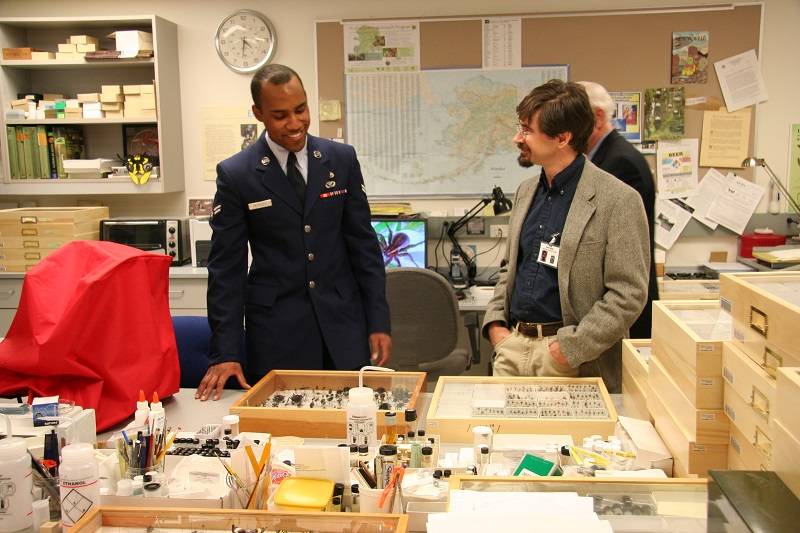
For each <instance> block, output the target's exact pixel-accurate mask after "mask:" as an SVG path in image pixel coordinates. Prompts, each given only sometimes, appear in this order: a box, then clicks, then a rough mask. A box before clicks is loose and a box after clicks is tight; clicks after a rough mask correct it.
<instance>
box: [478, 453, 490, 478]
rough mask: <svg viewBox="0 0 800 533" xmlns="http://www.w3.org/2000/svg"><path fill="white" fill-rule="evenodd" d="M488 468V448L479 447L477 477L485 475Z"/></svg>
mask: <svg viewBox="0 0 800 533" xmlns="http://www.w3.org/2000/svg"><path fill="white" fill-rule="evenodd" d="M487 466H489V447H488V446H481V454H480V461H479V462H478V475H481V476H485V475H486V467H487Z"/></svg>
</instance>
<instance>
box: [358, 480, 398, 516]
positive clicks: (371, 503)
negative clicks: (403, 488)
mask: <svg viewBox="0 0 800 533" xmlns="http://www.w3.org/2000/svg"><path fill="white" fill-rule="evenodd" d="M359 492H360V495H359V505H360V512H362V513H400V514H402V513H403V512H405V511H404V510H403V509H402V506H401V505H400V498H399V496H397V494H395V498H394V501H392V498H391V496H392V494H391V493H389V495H388V496H387V497H386V500H384V502H383V506H382V507H381V506H380V499H381V494H382V493H383V489H370V488H368V487H362V488H361V490H360V491H359Z"/></svg>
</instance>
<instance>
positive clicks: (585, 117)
mask: <svg viewBox="0 0 800 533" xmlns="http://www.w3.org/2000/svg"><path fill="white" fill-rule="evenodd" d="M537 112H538V113H539V125H538V127H539V130H541V132H542V133H544V134H545V135H548V136H550V137H555V136H556V135H558V134H559V133H564V132H567V131H568V132H570V133H571V134H572V140H571V141H570V143H569V144H570V146H572V147H573V148H574V149H575V150H576V151H577V152H578V153H584V152H586V149H587V148H588V145H589V137H590V136H591V134H592V129H593V128H594V113H593V112H592V106H591V105H590V104H589V96H588V95H587V94H586V89H584V87H583V86H582V85H580V84H578V83H574V82H571V81H569V82H565V81H561V80H550V81H548V82H547V83H545V84H543V85H539V86H538V87H536V88H535V89H533V90H532V91H531V92H530V93H528V95H527V96H526V97H525V98H523V99H522V101H521V102H520V103H519V105H518V106H517V116H518V117H519V118H520V119H521V120H523V121H525V122H530V120H531V118H532V117H533V115H535V114H536V113H537Z"/></svg>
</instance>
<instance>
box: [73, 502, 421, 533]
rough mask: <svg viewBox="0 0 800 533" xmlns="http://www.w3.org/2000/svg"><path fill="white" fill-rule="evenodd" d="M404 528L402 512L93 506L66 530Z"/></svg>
mask: <svg viewBox="0 0 800 533" xmlns="http://www.w3.org/2000/svg"><path fill="white" fill-rule="evenodd" d="M407 528H408V517H407V516H405V515H392V514H367V513H306V512H303V513H273V512H265V511H243V510H234V509H174V508H158V509H157V508H147V507H99V508H96V509H92V510H91V511H89V512H88V513H87V514H86V515H85V516H84V517H83V518H81V520H80V521H79V522H78V523H77V524H75V525H74V526H73V527H72V528H71V529H70V533H145V532H152V533H277V532H285V533H305V532H309V531H313V532H315V533H346V532H351V531H358V532H359V533H379V532H380V533H395V532H397V533H405V532H406V531H407Z"/></svg>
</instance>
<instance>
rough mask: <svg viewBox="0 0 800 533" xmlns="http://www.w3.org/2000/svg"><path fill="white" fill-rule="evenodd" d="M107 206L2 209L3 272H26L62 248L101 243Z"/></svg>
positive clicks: (0, 266) (0, 256) (0, 243)
mask: <svg viewBox="0 0 800 533" xmlns="http://www.w3.org/2000/svg"><path fill="white" fill-rule="evenodd" d="M104 218H108V208H107V207H33V208H22V209H3V210H0V271H2V272H25V271H27V270H28V269H29V268H31V267H33V266H36V265H37V264H38V263H39V261H40V260H41V259H43V258H44V257H46V256H47V255H49V254H50V253H52V252H53V251H55V250H56V249H57V248H59V247H60V246H61V245H63V244H66V243H68V242H70V241H74V240H97V239H99V237H100V220H102V219H104Z"/></svg>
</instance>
